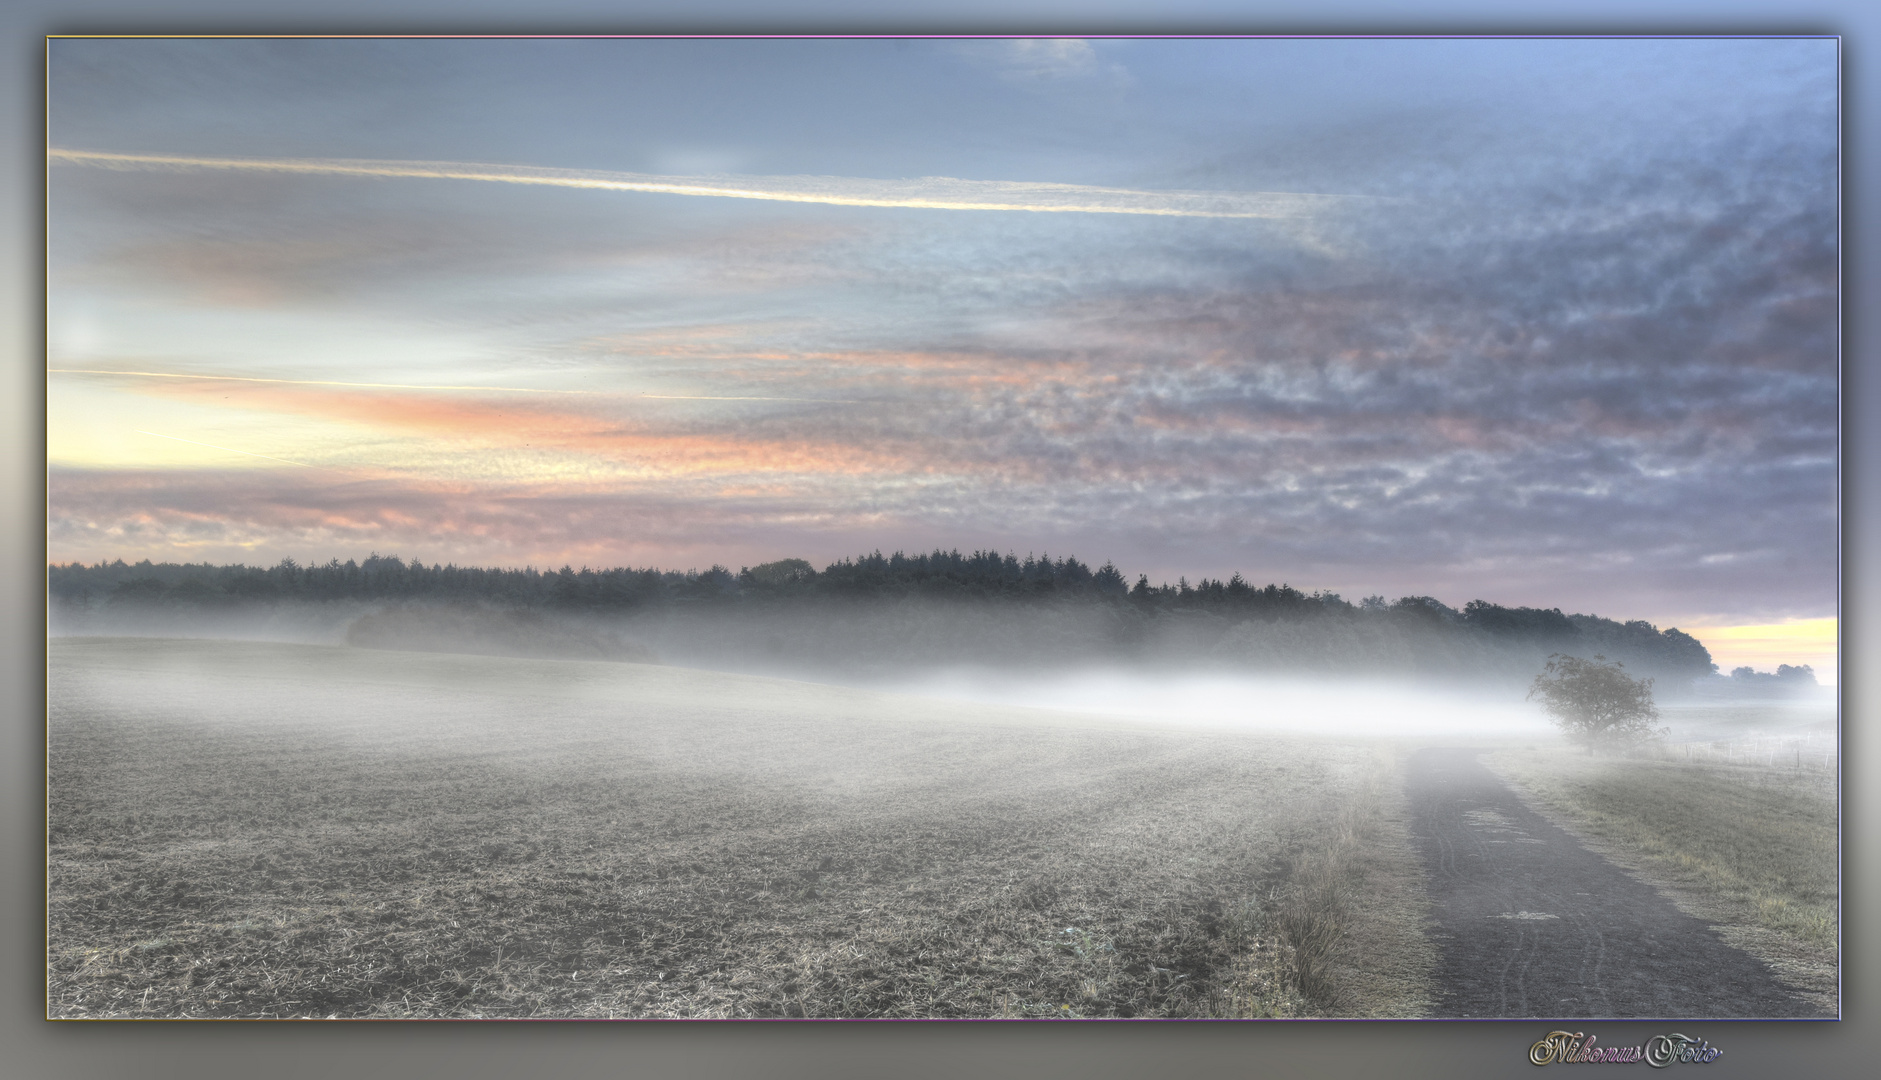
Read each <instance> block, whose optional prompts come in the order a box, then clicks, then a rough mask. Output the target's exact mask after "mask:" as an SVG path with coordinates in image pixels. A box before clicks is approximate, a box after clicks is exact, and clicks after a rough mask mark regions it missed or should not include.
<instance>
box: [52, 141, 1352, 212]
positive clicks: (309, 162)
mask: <svg viewBox="0 0 1881 1080" xmlns="http://www.w3.org/2000/svg"><path fill="white" fill-rule="evenodd" d="M46 154H47V157H48V158H49V159H50V160H51V161H52V162H54V163H56V164H66V165H85V166H91V167H94V168H104V169H123V170H187V169H237V170H245V171H250V172H274V173H301V174H315V175H328V176H359V177H372V178H382V179H395V178H404V179H418V180H474V181H481V182H484V183H498V184H535V185H541V186H546V187H567V188H584V189H588V190H593V191H632V192H644V193H649V194H660V195H694V196H707V197H712V198H723V199H760V200H766V201H770V202H795V203H819V204H823V205H826V206H880V207H899V208H904V209H915V210H982V211H1022V212H1029V213H1076V214H1138V215H1149V216H1154V217H1192V218H1299V217H1308V216H1312V215H1314V214H1318V213H1324V212H1326V211H1329V210H1333V209H1336V208H1337V207H1338V206H1339V205H1341V204H1342V203H1344V202H1346V201H1349V200H1353V199H1361V198H1366V199H1367V201H1377V200H1373V199H1369V198H1368V197H1364V196H1355V195H1326V194H1307V193H1300V192H1234V191H1139V190H1133V189H1130V188H1107V187H1090V186H1086V185H1082V184H1050V183H1032V182H1026V181H1012V180H961V179H956V178H953V177H946V176H924V177H920V178H918V179H912V180H875V179H865V178H861V177H848V176H658V175H652V174H647V173H622V172H597V171H588V170H578V169H548V168H539V167H536V166H528V165H479V164H467V163H462V162H448V161H361V160H353V159H339V158H223V157H191V156H185V155H172V154H115V153H106V152H102V151H91V150H65V149H58V148H54V149H51V150H48V151H47V152H46Z"/></svg>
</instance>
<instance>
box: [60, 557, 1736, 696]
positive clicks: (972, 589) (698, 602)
mask: <svg viewBox="0 0 1881 1080" xmlns="http://www.w3.org/2000/svg"><path fill="white" fill-rule="evenodd" d="M47 589H48V593H49V600H50V602H51V604H52V605H53V607H54V609H55V613H59V612H62V613H64V614H66V615H68V616H77V617H80V618H81V619H83V618H84V617H86V616H92V617H98V618H103V617H108V616H110V615H112V614H114V613H122V614H127V615H128V614H132V613H142V614H143V615H145V616H147V617H148V616H151V615H155V614H159V613H166V612H167V613H175V614H179V615H181V614H189V615H191V616H194V617H198V618H203V617H209V616H213V615H214V614H215V613H216V612H218V611H236V610H254V609H256V608H258V607H269V606H278V605H292V604H308V603H312V604H323V603H331V602H346V603H350V604H360V603H367V604H372V605H374V606H376V607H384V606H386V605H392V606H398V607H411V606H413V605H417V606H421V607H458V608H462V607H465V606H474V607H479V608H491V609H502V610H508V611H523V612H534V613H539V614H541V615H544V616H548V617H555V616H564V617H568V618H576V619H587V620H590V621H593V620H608V621H627V622H637V623H640V624H644V625H648V626H655V627H661V628H664V629H662V630H659V632H660V633H666V634H668V635H669V637H670V636H671V635H673V634H676V633H680V631H679V630H675V629H674V628H675V627H680V628H681V629H683V627H684V626H685V625H688V624H689V621H690V624H700V625H703V624H704V623H706V622H710V623H712V624H714V625H715V626H719V625H720V624H723V623H724V622H725V620H723V619H718V618H716V616H717V615H719V614H734V613H735V614H737V615H738V616H739V618H738V620H735V621H736V622H739V623H745V624H748V625H749V626H751V627H753V628H755V627H757V626H759V625H760V624H761V625H763V626H765V627H768V628H770V629H768V630H766V631H765V633H766V635H768V640H769V641H770V642H771V644H770V645H769V646H768V647H769V648H770V649H771V651H772V652H777V651H779V650H780V649H781V648H783V646H779V645H778V644H777V643H776V642H777V638H778V635H779V634H780V633H783V635H784V638H785V640H786V641H787V642H788V641H790V640H791V639H790V635H789V634H788V633H787V632H784V631H780V630H779V629H778V628H779V627H784V626H787V625H788V624H789V622H790V621H791V620H792V619H793V618H795V617H797V616H798V615H802V616H804V617H806V618H807V617H808V616H809V614H810V613H816V614H817V616H818V617H819V618H820V619H821V622H819V624H818V625H819V626H823V627H828V626H830V625H831V620H830V616H831V615H832V613H833V612H835V611H836V610H838V609H842V610H850V609H853V608H854V605H855V604H856V603H857V602H861V603H863V604H864V606H865V607H867V608H868V609H869V610H871V611H877V612H881V611H901V612H903V613H904V614H903V616H901V617H899V618H898V619H897V620H891V621H889V622H879V623H875V624H871V625H875V626H878V627H879V629H880V630H881V631H882V633H883V634H886V635H889V636H893V637H895V638H897V639H901V640H903V641H906V640H911V636H910V635H914V636H920V637H922V640H924V641H926V642H929V643H930V644H929V645H927V646H924V647H925V648H927V649H928V650H929V651H930V652H933V653H935V654H936V661H937V662H943V661H945V660H947V659H948V658H949V657H948V655H943V654H952V653H957V652H961V649H962V648H966V649H968V650H971V649H974V648H983V647H986V646H985V645H984V641H987V640H990V639H986V638H985V637H984V633H983V631H982V630H980V629H976V628H975V627H974V626H972V625H970V624H963V623H960V622H959V620H958V618H957V616H958V615H959V613H961V612H971V611H979V612H982V613H984V614H986V616H987V619H988V620H994V621H999V620H1003V624H1004V625H1006V626H1013V625H1018V624H1020V623H1024V624H1025V625H1030V626H1035V627H1039V628H1041V630H1040V633H1042V634H1045V635H1046V636H1049V637H1054V638H1060V639H1062V641H1061V642H1060V643H1059V644H1060V645H1062V646H1063V648H1062V649H1061V650H1060V651H1061V652H1068V653H1078V654H1088V653H1090V652H1091V651H1092V650H1094V649H1095V650H1108V651H1110V652H1113V653H1116V654H1118V655H1125V654H1129V655H1138V656H1144V657H1150V656H1154V657H1158V658H1161V659H1168V658H1170V657H1172V656H1176V655H1188V656H1199V655H1203V654H1206V655H1208V656H1211V657H1214V658H1216V659H1220V660H1223V661H1227V662H1234V663H1252V664H1255V665H1256V666H1258V665H1260V664H1262V663H1266V664H1268V665H1269V666H1277V667H1289V666H1298V667H1304V668H1310V667H1315V666H1318V667H1322V668H1324V667H1326V666H1327V665H1328V664H1330V665H1331V666H1332V667H1336V668H1340V669H1347V670H1364V669H1366V668H1369V667H1376V666H1378V665H1379V664H1385V665H1386V666H1391V667H1394V668H1403V669H1416V670H1445V669H1455V670H1458V671H1463V670H1483V669H1485V668H1486V667H1499V668H1507V669H1509V670H1511V671H1515V670H1520V669H1522V668H1523V667H1524V666H1525V665H1528V664H1530V663H1531V662H1532V659H1533V658H1534V657H1536V656H1545V655H1546V654H1547V653H1549V652H1554V651H1561V652H1580V653H1587V654H1590V655H1591V654H1593V653H1596V652H1598V653H1603V654H1604V655H1607V656H1610V657H1616V658H1620V659H1623V660H1625V661H1626V662H1627V663H1628V664H1629V666H1631V667H1633V668H1634V669H1635V670H1638V671H1641V672H1643V673H1645V674H1650V675H1655V676H1658V677H1660V678H1665V679H1673V680H1683V679H1691V678H1696V677H1700V676H1706V675H1710V674H1712V673H1713V672H1714V671H1715V670H1716V669H1715V667H1714V666H1713V665H1712V663H1711V657H1710V654H1709V652H1707V651H1706V649H1705V647H1704V645H1703V644H1701V643H1700V642H1699V641H1697V640H1696V639H1694V638H1693V637H1691V636H1690V635H1688V634H1685V633H1682V632H1681V631H1679V630H1677V629H1667V630H1664V631H1661V630H1659V629H1658V628H1657V627H1654V626H1653V625H1652V624H1650V623H1647V622H1644V621H1632V622H1618V621H1615V620H1612V619H1606V618H1602V617H1600V616H1595V615H1580V614H1575V615H1568V614H1564V613H1562V612H1561V611H1560V609H1558V608H1547V609H1541V608H1529V607H1513V608H1512V607H1504V606H1501V605H1498V604H1493V603H1489V602H1487V601H1484V600H1473V601H1471V602H1469V603H1468V604H1466V605H1464V606H1463V607H1462V608H1461V609H1456V608H1452V607H1449V606H1448V605H1445V604H1443V603H1442V602H1440V601H1438V600H1435V599H1433V598H1431V597H1428V596H1407V597H1401V598H1399V599H1397V600H1394V601H1387V600H1386V599H1385V598H1384V597H1382V596H1371V597H1367V598H1365V599H1363V600H1361V601H1359V602H1357V603H1352V602H1350V601H1347V600H1345V599H1344V598H1342V597H1341V596H1339V595H1338V594H1336V593H1330V592H1317V591H1316V592H1312V593H1306V592H1302V591H1300V590H1299V589H1295V588H1293V587H1292V586H1290V585H1286V584H1269V585H1265V586H1255V585H1252V584H1250V583H1249V582H1248V581H1246V580H1245V579H1244V578H1243V577H1242V576H1241V575H1240V574H1238V573H1237V574H1234V575H1232V576H1230V577H1229V578H1228V579H1227V580H1225V581H1224V580H1219V579H1209V578H1204V579H1202V580H1200V581H1197V582H1194V583H1191V582H1189V581H1188V580H1187V579H1186V578H1181V579H1178V580H1177V582H1176V583H1175V584H1174V585H1170V584H1167V583H1164V584H1159V585H1152V584H1150V582H1149V579H1148V577H1147V576H1145V575H1138V577H1137V579H1136V581H1135V582H1134V583H1130V582H1129V581H1128V580H1127V579H1126V578H1125V576H1124V574H1123V573H1122V572H1121V571H1120V570H1119V569H1118V568H1117V567H1116V566H1114V565H1112V564H1111V563H1108V562H1107V563H1105V564H1104V565H1102V566H1098V567H1092V566H1091V565H1089V564H1087V563H1084V562H1081V561H1079V560H1078V559H1076V558H1071V557H1063V558H1056V559H1054V558H1052V557H1050V556H1048V555H1037V556H1033V555H1028V556H1026V557H1025V558H1023V559H1020V558H1018V557H1016V556H1014V555H1012V554H1004V555H1002V554H999V553H997V552H992V551H974V552H972V553H970V554H963V553H961V552H959V551H957V550H955V551H939V550H937V551H933V552H930V553H926V554H916V555H908V554H904V553H902V552H896V553H894V554H892V555H883V554H882V553H881V552H879V551H876V552H871V553H869V554H866V555H861V556H857V557H855V558H847V559H841V560H838V561H836V562H834V563H831V564H829V565H828V566H825V567H824V568H823V569H822V570H820V571H819V570H817V569H816V568H815V567H813V566H812V565H811V564H810V563H809V562H807V561H805V560H802V559H783V560H780V561H777V562H771V563H765V564H762V565H759V566H753V567H744V568H741V569H740V570H738V571H737V572H736V573H734V572H732V571H731V570H730V569H728V568H726V567H723V566H713V567H711V568H709V569H706V570H702V571H701V570H689V571H685V572H678V571H672V570H657V569H631V568H624V567H623V568H615V569H607V570H595V569H591V568H587V567H584V568H582V569H580V570H576V569H574V568H573V567H568V566H564V567H562V568H561V569H560V570H554V571H542V570H537V569H534V568H523V569H519V570H517V569H492V568H484V567H461V566H455V565H440V564H433V565H426V564H425V563H423V562H421V561H414V562H409V563H408V562H405V561H403V560H401V559H399V558H398V557H396V556H380V555H377V554H375V555H373V556H371V557H370V558H367V559H366V560H365V561H364V562H357V563H356V562H353V561H351V560H348V561H347V562H344V563H342V562H340V561H338V560H332V561H329V562H327V563H325V564H321V565H301V564H299V563H296V562H294V561H293V560H291V559H289V560H282V561H281V562H280V563H278V564H276V565H274V566H270V567H250V566H242V565H230V566H216V565H211V564H206V563H205V564H182V565H179V564H174V563H152V562H149V561H144V562H139V563H135V564H127V563H125V562H123V561H121V560H120V561H116V562H111V563H98V564H96V565H91V566H87V565H83V564H79V563H71V564H66V565H58V564H54V565H52V566H49V567H48V568H47ZM910 601H915V602H916V603H915V604H914V605H913V606H912V607H910V604H909V602H910ZM922 602H926V603H922ZM943 608H944V609H945V610H946V611H948V612H951V613H953V616H955V619H954V622H953V623H951V624H950V625H951V626H955V627H958V628H959V629H958V630H957V631H955V630H949V631H947V633H946V634H943V635H941V636H940V637H937V636H936V634H937V633H939V632H938V631H937V630H935V629H934V627H936V626H938V625H939V622H938V618H939V617H938V616H936V615H934V614H932V613H933V612H936V611H938V610H941V609H943ZM920 612H927V613H928V614H920ZM1028 612H1030V613H1031V614H1030V615H1029V616H1028V615H1027V614H1026V613H1028ZM1001 613H1003V614H1001ZM995 616H997V619H995ZM1045 616H1049V618H1046V617H1045ZM1028 619H1029V620H1030V621H1029V622H1028V621H1027V620H1028ZM923 620H925V622H926V623H927V624H929V625H928V626H927V628H926V629H921V628H919V627H916V625H915V624H917V623H921V622H922V621H923ZM1015 620H1016V621H1015ZM982 621H983V622H985V620H982ZM986 625H991V623H990V622H987V623H986ZM1047 627H1054V628H1058V629H1051V630H1049V631H1047V630H1045V629H1043V628H1047ZM650 632H651V631H650ZM753 632H755V630H754V631H753ZM819 632H820V633H822V634H823V635H824V636H825V637H826V638H827V637H829V635H830V634H834V633H840V631H836V630H828V629H825V630H821V631H819ZM923 635H924V636H923ZM974 635H980V638H979V640H981V642H982V644H981V645H980V646H973V645H970V644H969V645H962V646H958V647H956V645H954V644H949V642H952V641H955V640H956V639H957V640H958V641H960V642H969V641H970V640H972V639H974ZM841 636H845V637H846V636H847V635H846V634H843V635H841ZM880 636H881V635H878V637H880ZM707 637H709V639H710V640H711V641H714V642H719V643H721V644H722V643H724V642H728V641H735V640H736V639H737V638H738V634H737V633H736V631H727V630H724V629H722V628H718V629H714V630H713V631H712V632H711V634H710V635H707ZM694 638H695V639H698V640H705V638H700V636H699V635H698V634H694ZM1033 644H1036V645H1037V646H1038V647H1040V648H1042V649H1043V648H1048V647H1050V646H1051V644H1052V643H1051V642H1047V641H1043V640H1037V641H1035V642H1033ZM725 647H726V648H733V646H729V645H727V646H725ZM832 647H833V642H832ZM854 647H855V648H860V649H861V650H862V651H864V652H868V651H877V652H884V653H886V652H891V651H893V650H894V649H896V648H897V647H900V646H898V645H897V643H896V642H894V641H888V640H885V639H884V640H880V641H879V643H875V642H870V641H863V642H860V643H858V644H857V645H856V646H854ZM1085 658H1086V659H1096V657H1094V656H1089V655H1086V657H1085Z"/></svg>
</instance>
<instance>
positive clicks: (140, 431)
mask: <svg viewBox="0 0 1881 1080" xmlns="http://www.w3.org/2000/svg"><path fill="white" fill-rule="evenodd" d="M131 430H132V431H135V432H136V433H137V434H139V435H151V436H155V437H156V438H159V439H169V440H170V441H171V442H180V443H188V444H190V445H191V446H206V447H208V448H209V449H211V450H221V451H223V452H225V453H230V454H247V456H249V457H258V458H265V459H267V460H268V461H278V462H280V463H281V464H283V465H299V466H300V467H301V468H303V469H314V470H317V471H319V472H332V471H334V470H332V469H322V468H320V466H318V465H309V464H307V463H306V462H304V461H289V460H287V459H286V458H283V457H268V455H266V454H250V453H249V452H248V451H246V450H237V449H235V448H234V447H232V446H217V445H216V444H214V443H206V442H197V441H196V440H194V439H179V438H177V437H176V436H174V435H158V434H157V433H156V432H154V431H145V430H143V429H142V428H132V429H131Z"/></svg>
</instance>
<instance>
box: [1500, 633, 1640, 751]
mask: <svg viewBox="0 0 1881 1080" xmlns="http://www.w3.org/2000/svg"><path fill="white" fill-rule="evenodd" d="M1537 698H1539V699H1541V706H1542V708H1543V709H1546V710H1547V711H1548V715H1550V716H1552V717H1554V722H1555V723H1556V724H1558V725H1560V727H1561V730H1562V731H1563V732H1566V733H1567V736H1568V737H1569V738H1571V739H1578V740H1580V741H1581V742H1584V743H1586V744H1587V752H1588V753H1589V754H1592V753H1593V752H1594V748H1595V747H1597V746H1608V747H1621V746H1631V745H1633V744H1635V743H1639V742H1643V741H1645V740H1647V739H1651V738H1655V737H1658V736H1663V735H1664V734H1665V733H1666V732H1665V729H1663V728H1660V729H1654V728H1653V726H1652V723H1653V721H1655V720H1657V719H1659V709H1658V707H1657V706H1655V705H1654V704H1653V703H1652V680H1651V679H1635V678H1633V677H1632V676H1630V675H1628V674H1627V673H1626V665H1625V664H1622V663H1620V662H1619V661H1617V660H1608V659H1607V658H1606V657H1604V656H1595V657H1594V658H1593V659H1592V660H1583V659H1581V658H1580V657H1578V656H1566V655H1563V654H1561V653H1555V654H1554V655H1553V656H1550V657H1549V658H1548V666H1547V667H1545V668H1543V669H1542V672H1541V674H1540V675H1537V676H1535V685H1533V686H1531V687H1529V688H1528V699H1529V700H1530V701H1534V700H1535V699H1537Z"/></svg>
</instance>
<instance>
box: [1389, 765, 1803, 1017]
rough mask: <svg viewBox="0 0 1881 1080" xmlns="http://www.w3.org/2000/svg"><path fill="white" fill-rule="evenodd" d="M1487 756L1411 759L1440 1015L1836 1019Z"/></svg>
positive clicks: (1415, 828)
mask: <svg viewBox="0 0 1881 1080" xmlns="http://www.w3.org/2000/svg"><path fill="white" fill-rule="evenodd" d="M1478 753H1479V751H1477V750H1469V749H1453V748H1429V749H1425V750H1420V751H1418V752H1417V753H1415V754H1413V755H1412V757H1411V760H1410V765H1409V768H1408V770H1407V775H1406V781H1405V782H1406V789H1407V794H1408V795H1409V797H1410V803H1411V807H1412V812H1413V821H1412V826H1413V832H1414V834H1415V835H1416V838H1417V842H1418V844H1419V846H1420V848H1421V853H1422V855H1423V858H1424V864H1425V867H1426V868H1427V870H1428V872H1429V877H1430V892H1431V902H1432V914H1433V916H1434V917H1435V919H1436V924H1437V926H1436V932H1435V937H1436V941H1437V945H1438V952H1439V962H1438V981H1439V985H1440V993H1439V997H1438V1002H1437V1009H1436V1012H1435V1015H1437V1016H1443V1017H1508V1018H1515V1017H1572V1018H1576V1019H1588V1020H1593V1019H1643V1018H1668V1019H1670V1018H1677V1019H1691V1020H1699V1019H1718V1020H1726V1019H1754V1018H1766V1017H1810V1016H1818V1017H1825V1016H1827V1015H1829V1014H1825V1013H1823V1012H1822V1011H1821V1010H1819V1009H1817V1008H1816V1007H1815V1006H1812V1005H1810V1004H1809V1003H1807V1002H1805V1001H1803V1000H1801V999H1800V998H1798V997H1796V996H1795V995H1794V994H1792V993H1790V992H1789V991H1788V990H1787V989H1785V988H1784V987H1783V986H1782V985H1781V984H1780V983H1778V982H1777V981H1776V979H1775V977H1774V976H1773V975H1772V974H1771V973H1770V970H1769V968H1768V967H1766V966H1765V965H1764V964H1763V963H1762V962H1761V961H1758V960H1756V959H1754V958H1752V957H1750V956H1749V955H1747V954H1745V953H1743V952H1741V951H1739V950H1737V949H1734V948H1731V947H1730V946H1728V945H1726V944H1725V943H1724V942H1723V941H1722V940H1720V939H1719V937H1718V935H1717V933H1716V932H1715V931H1713V930H1712V929H1711V928H1710V927H1709V926H1707V925H1706V924H1705V923H1703V922H1701V921H1700V920H1698V919H1695V918H1692V917H1691V916H1689V915H1686V914H1685V913H1683V912H1681V911H1679V910H1678V909H1677V908H1676V907H1674V906H1673V905H1672V903H1671V902H1670V901H1668V900H1666V899H1665V898H1664V897H1662V896H1660V895H1659V894H1658V893H1657V892H1656V891H1654V890H1653V889H1652V888H1651V887H1650V886H1647V885H1645V884H1643V883H1641V882H1639V881H1637V880H1635V879H1634V878H1633V877H1631V876H1630V875H1628V874H1627V873H1626V872H1625V871H1623V870H1621V869H1620V868H1619V867H1616V866H1614V865H1613V864H1612V863H1610V862H1608V861H1606V860H1605V859H1603V858H1601V857H1600V856H1598V855H1596V854H1594V853H1593V852H1590V851H1588V850H1587V849H1586V848H1584V847H1582V846H1581V844H1580V842H1579V841H1577V840H1576V839H1575V838H1574V837H1573V836H1571V835H1569V834H1568V833H1567V832H1565V831H1564V830H1562V829H1560V828H1558V827H1556V826H1555V825H1553V824H1551V823H1550V822H1548V821H1547V819H1545V818H1543V817H1542V816H1541V815H1539V814H1537V813H1535V812H1534V811H1533V810H1530V809H1529V808H1528V807H1527V806H1526V805H1525V804H1524V803H1523V802H1522V801H1521V800H1520V799H1519V798H1518V797H1517V796H1516V795H1515V793H1514V792H1513V791H1511V790H1509V788H1508V786H1507V785H1505V784H1504V783H1503V782H1502V781H1501V780H1499V779H1497V778H1496V777H1495V776H1494V775H1493V774H1491V773H1490V772H1489V770H1488V769H1486V768H1484V767H1483V765H1482V763H1481V762H1479V761H1478V760H1477V754H1478Z"/></svg>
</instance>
